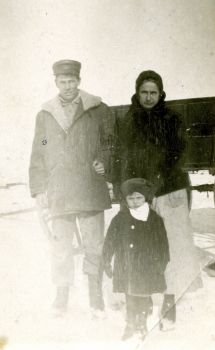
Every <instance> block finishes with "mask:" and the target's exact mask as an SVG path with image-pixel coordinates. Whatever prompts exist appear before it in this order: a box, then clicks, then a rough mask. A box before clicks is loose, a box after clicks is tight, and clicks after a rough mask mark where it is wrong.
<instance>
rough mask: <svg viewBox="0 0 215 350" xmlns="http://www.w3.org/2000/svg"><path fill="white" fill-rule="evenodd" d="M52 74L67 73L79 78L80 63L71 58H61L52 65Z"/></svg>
mask: <svg viewBox="0 0 215 350" xmlns="http://www.w3.org/2000/svg"><path fill="white" fill-rule="evenodd" d="M52 69H53V72H54V75H56V76H57V75H59V74H66V75H67V74H68V75H74V76H76V77H78V78H79V76H80V70H81V63H80V62H78V61H73V60H61V61H57V62H55V63H54V64H53V66H52Z"/></svg>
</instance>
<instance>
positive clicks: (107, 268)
mask: <svg viewBox="0 0 215 350" xmlns="http://www.w3.org/2000/svg"><path fill="white" fill-rule="evenodd" d="M104 270H105V273H106V275H107V276H108V277H109V278H112V277H113V271H112V266H111V264H107V265H105V266H104Z"/></svg>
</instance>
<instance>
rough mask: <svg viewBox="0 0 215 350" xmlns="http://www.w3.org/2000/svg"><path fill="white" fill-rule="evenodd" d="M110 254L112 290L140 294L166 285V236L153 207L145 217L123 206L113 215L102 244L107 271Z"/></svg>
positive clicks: (167, 250) (151, 291)
mask: <svg viewBox="0 0 215 350" xmlns="http://www.w3.org/2000/svg"><path fill="white" fill-rule="evenodd" d="M113 256H114V269H113V291H114V292H121V293H131V294H140V295H141V294H151V293H156V292H163V291H164V290H165V289H166V282H165V278H164V271H165V268H166V265H167V263H168V261H169V247H168V240H167V235H166V230H165V228H164V224H163V220H162V219H161V217H160V216H158V215H157V214H156V213H155V212H154V211H153V210H151V209H150V211H149V216H148V220H147V221H140V220H136V219H135V218H134V217H132V216H131V214H130V211H129V210H128V209H127V208H124V209H122V210H121V211H120V212H119V213H118V214H117V215H116V216H115V217H114V218H113V220H112V222H111V224H110V227H109V229H108V232H107V235H106V238H105V243H104V247H103V261H104V269H105V270H107V271H108V270H109V268H110V263H111V260H112V257H113ZM107 274H108V273H107Z"/></svg>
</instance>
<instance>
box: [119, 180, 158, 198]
mask: <svg viewBox="0 0 215 350" xmlns="http://www.w3.org/2000/svg"><path fill="white" fill-rule="evenodd" d="M121 192H122V195H123V197H124V198H125V197H126V196H128V195H130V194H132V193H134V192H138V193H141V194H143V195H144V197H145V200H146V201H150V200H152V199H153V197H154V194H155V188H154V186H153V184H152V183H151V182H149V181H148V180H146V179H144V178H140V177H135V178H132V179H129V180H126V181H124V182H123V183H122V186H121Z"/></svg>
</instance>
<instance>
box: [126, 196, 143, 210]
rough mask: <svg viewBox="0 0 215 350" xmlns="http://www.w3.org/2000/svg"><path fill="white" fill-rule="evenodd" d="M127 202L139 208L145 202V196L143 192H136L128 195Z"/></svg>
mask: <svg viewBox="0 0 215 350" xmlns="http://www.w3.org/2000/svg"><path fill="white" fill-rule="evenodd" d="M126 202H127V204H128V207H129V208H131V209H137V208H139V207H141V205H143V204H144V203H145V196H144V195H143V194H142V193H139V192H134V193H132V194H129V195H128V196H126Z"/></svg>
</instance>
